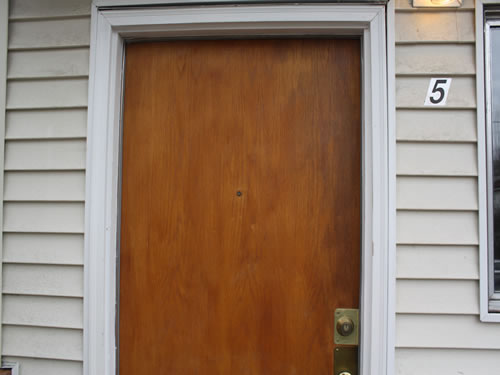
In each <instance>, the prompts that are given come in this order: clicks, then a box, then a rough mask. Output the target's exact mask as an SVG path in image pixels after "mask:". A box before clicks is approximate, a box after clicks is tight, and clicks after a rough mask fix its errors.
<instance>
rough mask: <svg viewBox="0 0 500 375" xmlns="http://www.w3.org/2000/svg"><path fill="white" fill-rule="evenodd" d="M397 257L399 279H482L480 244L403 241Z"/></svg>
mask: <svg viewBox="0 0 500 375" xmlns="http://www.w3.org/2000/svg"><path fill="white" fill-rule="evenodd" d="M396 259H397V266H396V276H397V277H398V278H399V279H463V280H478V279H479V250H478V248H477V247H476V246H411V245H399V246H398V249H397V252H396Z"/></svg>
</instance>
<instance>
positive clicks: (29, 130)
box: [5, 109, 87, 139]
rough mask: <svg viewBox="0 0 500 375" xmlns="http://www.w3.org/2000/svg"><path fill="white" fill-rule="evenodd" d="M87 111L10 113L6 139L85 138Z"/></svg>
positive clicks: (7, 121)
mask: <svg viewBox="0 0 500 375" xmlns="http://www.w3.org/2000/svg"><path fill="white" fill-rule="evenodd" d="M86 134H87V110H86V109H53V110H50V109H49V110H47V109H45V110H29V111H8V112H7V115H6V129H5V138H6V139H37V138H84V137H85V136H86Z"/></svg>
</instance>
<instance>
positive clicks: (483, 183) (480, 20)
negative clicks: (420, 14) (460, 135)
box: [476, 0, 500, 322]
mask: <svg viewBox="0 0 500 375" xmlns="http://www.w3.org/2000/svg"><path fill="white" fill-rule="evenodd" d="M488 4H500V1H499V0H477V2H476V98H477V111H476V113H477V152H478V189H479V195H478V196H479V278H480V280H479V311H480V319H481V321H483V322H500V313H497V312H490V311H491V310H492V309H491V308H490V304H495V303H497V302H496V301H495V300H494V299H493V298H492V297H494V293H493V280H492V278H491V275H492V272H491V270H490V268H491V264H492V263H491V260H492V256H493V255H492V252H493V247H492V246H491V244H490V243H489V236H488V233H489V232H491V231H490V230H489V228H488V227H489V225H491V224H492V222H493V221H492V218H489V215H490V214H492V213H491V210H488V195H489V193H490V192H489V188H488V178H489V177H488V175H489V171H488V165H489V164H488V160H487V158H488V156H487V155H488V150H487V147H486V143H487V142H488V139H487V134H486V133H487V131H486V129H487V126H486V125H487V108H486V104H487V103H486V99H487V95H486V93H487V90H489V82H487V79H486V71H485V62H486V61H485V38H484V32H485V24H484V6H485V5H488ZM490 229H491V228H490ZM497 301H498V300H497Z"/></svg>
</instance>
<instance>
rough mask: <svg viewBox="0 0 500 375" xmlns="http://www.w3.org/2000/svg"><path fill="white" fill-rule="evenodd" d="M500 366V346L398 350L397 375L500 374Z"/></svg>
mask: <svg viewBox="0 0 500 375" xmlns="http://www.w3.org/2000/svg"><path fill="white" fill-rule="evenodd" d="M459 329H460V328H459ZM499 369H500V350H469V349H467V350H464V349H397V350H396V374H397V375H423V374H425V375H477V374H481V375H498V373H499Z"/></svg>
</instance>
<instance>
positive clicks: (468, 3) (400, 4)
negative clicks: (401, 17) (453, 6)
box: [395, 0, 474, 12]
mask: <svg viewBox="0 0 500 375" xmlns="http://www.w3.org/2000/svg"><path fill="white" fill-rule="evenodd" d="M395 7H396V10H403V11H405V10H408V11H412V12H424V11H429V12H436V11H437V9H436V8H430V9H425V8H413V7H412V0H396V3H395ZM468 9H474V0H463V2H462V6H461V7H460V8H457V11H461V10H468Z"/></svg>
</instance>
